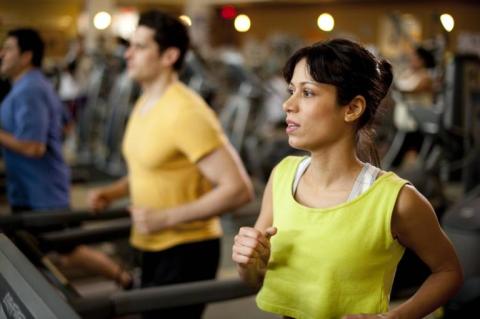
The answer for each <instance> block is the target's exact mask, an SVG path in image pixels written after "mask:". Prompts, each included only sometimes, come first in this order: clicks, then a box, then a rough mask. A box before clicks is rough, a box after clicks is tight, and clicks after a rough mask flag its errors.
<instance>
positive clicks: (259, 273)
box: [232, 39, 462, 319]
mask: <svg viewBox="0 0 480 319" xmlns="http://www.w3.org/2000/svg"><path fill="white" fill-rule="evenodd" d="M284 77H285V79H286V81H287V83H289V92H290V97H289V99H288V100H287V101H286V102H285V103H284V105H283V109H284V111H285V112H286V123H287V128H286V132H287V134H288V140H289V144H290V145H291V146H292V147H294V148H297V149H301V150H305V151H308V152H309V153H310V156H308V157H304V158H302V157H287V158H285V159H284V160H283V161H281V162H280V163H279V164H278V165H277V166H276V167H275V169H274V171H273V173H272V175H271V177H270V179H269V182H268V184H267V186H266V189H265V193H264V198H263V202H262V209H261V212H260V215H259V218H258V220H257V222H256V224H255V227H254V228H251V227H242V228H241V229H240V231H239V233H238V235H237V236H236V237H235V243H234V246H233V254H232V257H233V260H234V261H235V262H236V263H237V268H238V272H239V274H240V276H241V278H243V279H244V280H245V281H246V282H247V283H249V284H251V285H253V286H256V287H260V288H261V289H260V292H259V294H258V296H257V305H258V306H259V307H260V308H261V309H262V310H265V311H269V312H273V313H277V314H280V315H283V316H284V317H291V318H297V319H299V318H344V319H345V318H347V319H351V318H409V319H411V318H422V317H423V316H425V315H427V314H428V313H430V312H432V311H433V310H435V309H436V308H437V307H439V306H440V305H442V304H443V303H444V302H445V301H447V300H448V299H449V298H450V297H451V296H452V295H453V294H454V293H455V292H456V291H457V289H458V288H459V287H460V285H461V282H462V271H461V268H460V265H459V262H458V260H457V257H456V254H455V252H454V249H453V247H452V245H451V244H450V242H449V240H448V239H447V237H446V236H445V234H444V233H443V232H442V230H441V229H440V226H439V224H438V221H437V219H436V217H435V213H434V211H433V209H432V207H431V205H430V204H429V203H428V202H427V201H426V199H425V198H424V197H423V196H422V195H421V194H420V193H419V192H418V191H417V190H416V189H415V188H414V187H413V186H412V185H409V184H408V182H407V181H405V180H403V179H401V178H399V177H398V176H396V175H395V174H394V173H392V172H385V171H381V170H380V169H378V168H377V167H375V166H373V165H371V164H368V163H367V162H371V163H373V164H377V163H378V156H376V154H375V148H374V146H373V144H372V143H370V144H367V143H366V142H368V141H369V140H370V139H371V136H372V134H371V131H372V129H371V123H372V122H373V121H374V118H375V114H376V113H377V112H376V111H377V108H378V105H379V104H380V101H381V100H382V99H383V98H384V96H385V95H386V93H387V91H388V88H389V87H390V84H391V82H392V71H391V66H390V64H389V63H388V62H386V61H384V60H382V61H377V59H376V58H375V57H374V56H373V55H372V54H370V53H369V52H368V51H367V50H365V49H364V48H363V47H361V46H359V45H358V44H356V43H353V42H351V41H348V40H343V39H336V40H331V41H328V42H321V43H317V44H314V45H313V46H309V47H305V48H303V49H300V50H299V51H297V52H296V53H295V54H294V55H293V56H292V57H291V58H290V59H289V61H288V62H287V64H286V66H285V69H284ZM405 247H408V248H410V249H412V250H413V251H414V252H415V253H416V254H417V255H418V256H419V257H420V258H421V259H422V260H423V261H424V262H425V263H426V264H427V265H428V266H429V268H430V269H431V271H432V274H431V275H430V276H429V277H428V279H427V280H426V281H425V283H424V284H423V285H422V286H421V287H420V289H419V290H418V292H417V293H416V294H415V295H414V296H412V297H411V298H410V299H409V300H408V301H406V302H405V303H403V304H402V305H400V306H399V307H397V308H395V309H394V310H391V311H388V303H389V295H390V290H391V286H392V281H393V277H394V274H395V269H396V266H397V264H398V262H399V260H400V258H401V257H402V254H403V252H404V249H405Z"/></svg>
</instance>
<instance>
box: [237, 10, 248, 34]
mask: <svg viewBox="0 0 480 319" xmlns="http://www.w3.org/2000/svg"><path fill="white" fill-rule="evenodd" d="M234 26H235V30H237V31H238V32H247V31H248V30H250V26H251V22H250V18H249V17H248V16H247V15H246V14H239V15H238V16H237V17H236V18H235V21H234Z"/></svg>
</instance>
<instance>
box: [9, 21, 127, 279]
mask: <svg viewBox="0 0 480 319" xmlns="http://www.w3.org/2000/svg"><path fill="white" fill-rule="evenodd" d="M43 52H44V44H43V41H42V39H41V38H40V36H39V34H38V33H37V32H36V31H35V30H33V29H16V30H12V31H10V32H8V34H7V39H6V40H5V42H4V44H3V47H2V49H1V50H0V59H1V64H0V73H1V74H3V75H5V76H6V77H8V78H9V79H10V80H11V82H12V84H13V86H12V89H11V91H10V92H9V94H8V95H7V96H6V97H5V99H4V100H3V102H2V105H1V109H0V124H1V128H0V145H1V146H2V148H3V154H4V160H5V168H6V173H7V193H8V200H9V204H10V206H11V208H12V212H13V213H15V212H26V211H41V210H56V209H65V208H68V207H69V202H70V200H69V188H70V179H69V170H68V167H67V165H66V163H65V161H64V159H63V156H62V136H61V135H62V129H63V128H62V126H63V124H62V114H63V112H64V109H63V105H62V103H61V101H60V99H59V97H58V96H57V94H56V93H55V91H54V89H53V87H52V85H51V84H50V83H49V82H48V80H47V78H46V77H45V76H44V75H43V74H42V72H41V71H40V69H39V68H40V66H41V63H42V59H43ZM63 253H65V254H63V255H62V258H61V262H62V263H63V264H64V265H65V266H69V265H72V266H77V267H78V266H79V267H82V268H84V269H88V270H90V271H92V272H94V273H97V274H100V275H103V276H105V277H108V278H110V279H113V280H115V281H116V282H117V283H118V284H120V285H121V286H123V287H126V286H129V285H130V284H131V282H132V278H131V276H130V274H129V273H128V272H126V271H124V270H123V268H122V267H121V266H119V265H117V264H116V263H115V262H114V261H113V260H111V259H110V258H109V257H108V256H107V255H104V254H103V253H101V252H98V251H95V250H93V249H92V248H89V247H87V246H85V245H80V246H78V247H76V248H75V249H73V250H72V251H65V252H63Z"/></svg>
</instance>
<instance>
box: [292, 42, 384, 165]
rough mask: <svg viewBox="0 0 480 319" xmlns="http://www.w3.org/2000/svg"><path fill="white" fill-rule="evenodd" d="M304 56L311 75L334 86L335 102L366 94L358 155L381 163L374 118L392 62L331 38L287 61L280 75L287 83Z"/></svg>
mask: <svg viewBox="0 0 480 319" xmlns="http://www.w3.org/2000/svg"><path fill="white" fill-rule="evenodd" d="M302 59H306V63H307V68H308V71H309V74H310V76H311V77H312V78H313V79H314V80H315V81H317V82H320V83H325V84H331V85H334V86H335V87H336V88H337V104H338V105H347V104H348V103H349V102H350V101H351V100H352V99H353V98H354V97H356V96H358V95H361V96H363V97H364V98H365V101H366V108H365V112H364V113H363V114H362V116H361V117H360V119H359V121H358V123H357V135H356V139H357V156H358V157H359V158H360V159H361V160H362V161H368V162H371V163H373V164H375V165H380V163H379V162H380V159H379V156H378V152H377V150H376V148H375V144H374V138H375V131H374V129H373V127H372V126H373V122H374V119H375V115H376V114H377V109H378V106H379V105H380V102H381V101H382V100H383V98H384V97H385V95H386V94H387V92H388V90H389V88H390V85H391V84H392V78H393V74H392V66H391V65H390V63H388V62H387V61H386V60H383V59H382V60H378V59H377V58H376V57H375V56H374V55H373V54H372V53H370V52H369V51H368V50H367V49H365V48H363V47H362V46H360V45H359V44H357V43H355V42H352V41H350V40H346V39H333V40H329V41H325V42H318V43H315V44H313V45H311V46H307V47H304V48H302V49H300V50H298V51H297V52H295V53H294V54H293V56H291V57H290V59H289V60H288V61H287V63H286V65H285V67H284V69H283V76H284V78H285V80H286V81H287V83H290V81H291V79H292V76H293V71H294V70H295V66H296V65H297V63H298V62H300V60H302Z"/></svg>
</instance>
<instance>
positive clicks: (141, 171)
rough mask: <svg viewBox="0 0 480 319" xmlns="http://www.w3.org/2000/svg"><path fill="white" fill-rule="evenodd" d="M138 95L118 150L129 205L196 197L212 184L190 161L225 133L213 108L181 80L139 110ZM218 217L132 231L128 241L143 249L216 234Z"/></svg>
mask: <svg viewBox="0 0 480 319" xmlns="http://www.w3.org/2000/svg"><path fill="white" fill-rule="evenodd" d="M141 104H142V98H140V100H139V101H138V102H137V105H136V106H135V108H134V110H133V112H132V114H131V116H130V119H129V122H128V125H127V129H126V132H125V136H124V140H123V153H124V156H125V159H126V162H127V165H128V181H129V187H130V196H131V200H132V204H133V205H134V206H139V207H146V208H153V209H158V210H159V212H160V213H161V211H162V209H167V208H171V207H176V206H179V205H182V204H185V203H189V202H192V201H195V200H196V199H198V198H199V197H201V196H202V195H203V194H205V193H206V192H208V191H209V190H210V189H211V187H212V186H211V185H210V183H209V182H208V180H207V179H206V178H205V177H204V176H202V174H201V172H200V170H199V169H198V168H197V166H196V165H195V163H196V162H197V161H198V160H200V159H201V158H202V157H204V156H205V155H207V154H209V153H211V152H212V151H214V150H215V149H217V148H219V147H222V146H223V145H224V143H225V141H226V137H225V135H224V134H223V132H222V129H221V126H220V124H219V122H218V120H217V118H216V117H215V114H214V113H213V111H212V110H211V109H210V108H209V107H208V105H206V103H205V102H204V101H203V100H202V99H201V98H200V97H199V96H198V95H197V94H196V93H195V92H193V91H192V90H190V89H189V88H187V87H186V86H185V85H183V84H182V83H180V82H176V83H174V84H172V85H170V86H169V87H168V88H167V90H166V91H165V93H164V95H163V96H162V97H161V98H160V99H159V100H158V102H157V103H156V104H155V105H154V106H153V107H152V108H151V109H149V110H148V111H146V112H145V113H144V114H142V113H141V111H140V106H141ZM221 235H222V230H221V226H220V222H219V219H218V217H213V218H210V219H206V220H198V221H194V222H190V223H183V224H180V225H177V226H175V227H173V228H170V229H165V230H162V231H159V232H157V233H154V234H150V235H142V234H139V233H137V232H136V231H135V228H133V230H132V234H131V238H130V242H131V244H132V245H133V246H134V247H137V248H139V249H141V250H146V251H159V250H164V249H167V248H170V247H172V246H175V245H179V244H183V243H188V242H195V241H201V240H207V239H213V238H218V237H220V236H221Z"/></svg>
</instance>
